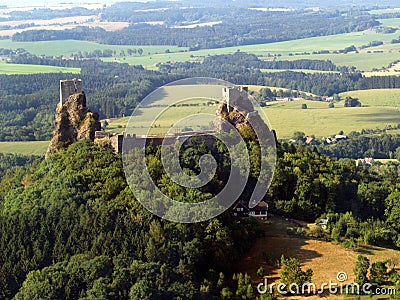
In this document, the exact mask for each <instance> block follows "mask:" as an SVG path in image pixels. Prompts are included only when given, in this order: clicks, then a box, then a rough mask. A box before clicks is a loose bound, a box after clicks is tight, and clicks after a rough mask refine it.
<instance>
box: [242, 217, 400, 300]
mask: <svg viewBox="0 0 400 300" xmlns="http://www.w3.org/2000/svg"><path fill="white" fill-rule="evenodd" d="M297 226H298V225H297V224H295V223H293V222H292V221H291V220H288V221H285V220H283V219H280V218H278V217H272V218H270V220H269V221H268V222H266V223H264V224H263V229H264V230H265V233H266V236H265V237H261V238H258V239H257V241H256V244H255V245H254V246H253V248H252V249H251V250H250V252H249V253H248V254H247V256H245V257H244V259H242V260H241V261H240V263H239V265H238V271H240V272H242V273H248V274H249V275H251V277H252V279H253V280H255V281H256V282H257V283H258V282H261V281H262V279H261V278H260V277H259V276H258V275H257V273H256V272H257V269H258V268H259V267H260V266H263V267H264V268H265V270H266V272H267V273H266V277H267V278H268V283H272V282H276V283H278V282H279V274H280V271H281V269H280V268H279V267H277V266H276V265H273V264H271V263H269V264H267V263H266V262H265V260H264V259H263V256H262V253H263V252H265V253H273V261H277V260H279V259H280V257H281V255H282V254H283V255H284V256H285V257H296V258H298V259H299V260H300V261H301V263H302V269H303V270H306V269H308V268H311V269H312V270H313V271H314V274H313V276H312V282H313V283H314V284H315V285H316V286H317V288H319V287H320V286H321V284H322V283H324V282H326V283H329V281H330V280H331V281H332V282H337V283H338V281H337V279H336V275H337V273H338V272H346V274H347V275H348V280H346V281H345V282H344V283H350V282H352V281H353V280H354V274H353V273H354V272H353V268H354V266H355V263H356V260H357V256H358V255H359V254H362V255H365V256H367V257H368V259H369V260H370V261H371V263H372V262H375V261H383V260H386V259H391V258H397V259H398V257H400V252H399V251H396V250H392V249H385V248H380V247H375V246H367V245H366V246H360V247H359V248H358V249H356V250H347V249H345V248H344V247H343V246H341V245H338V244H333V243H330V242H325V241H319V240H315V239H311V238H297V237H294V236H289V235H288V234H287V233H286V229H287V227H297ZM321 296H324V297H329V299H331V298H333V299H353V298H351V297H347V296H344V295H341V296H339V295H337V296H334V295H329V294H326V295H325V293H324V294H323V295H311V296H307V297H305V298H304V299H310V300H315V299H321ZM300 298H301V297H296V298H295V299H300ZM378 298H379V297H372V298H371V297H369V296H368V297H365V299H378ZM354 299H357V297H355V298H354ZM362 299H363V298H362ZM381 299H382V298H381Z"/></svg>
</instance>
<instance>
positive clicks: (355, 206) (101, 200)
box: [0, 140, 400, 299]
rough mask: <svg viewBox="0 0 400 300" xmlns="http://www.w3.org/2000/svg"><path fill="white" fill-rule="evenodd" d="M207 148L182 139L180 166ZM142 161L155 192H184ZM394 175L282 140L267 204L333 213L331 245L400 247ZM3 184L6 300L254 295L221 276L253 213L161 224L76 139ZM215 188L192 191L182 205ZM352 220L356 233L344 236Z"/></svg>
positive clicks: (310, 214)
mask: <svg viewBox="0 0 400 300" xmlns="http://www.w3.org/2000/svg"><path fill="white" fill-rule="evenodd" d="M214 147H215V148H214V149H211V150H208V149H206V148H204V146H199V145H198V144H197V143H196V142H193V141H191V142H189V143H187V144H186V146H185V147H184V148H183V149H182V152H181V155H182V156H181V158H182V163H183V168H184V169H187V171H188V172H197V171H196V168H198V161H199V160H198V158H199V157H200V156H201V155H203V154H205V153H210V152H209V151H211V153H213V155H216V157H223V156H221V155H220V154H221V153H222V152H221V151H224V150H223V149H222V148H220V147H217V144H215V146H214ZM221 149H222V150H221ZM214 152H215V153H214ZM218 153H220V154H218ZM147 159H148V168H149V172H150V174H152V177H153V179H154V180H155V182H156V183H157V185H158V186H159V187H160V188H161V189H162V191H163V193H165V194H166V195H169V196H170V197H176V196H177V195H186V192H185V191H184V190H182V187H179V186H177V185H174V184H172V185H171V184H168V183H167V182H169V181H168V180H167V178H165V174H164V173H163V171H162V169H161V168H160V166H161V160H160V151H159V149H158V148H156V147H150V148H148V149H147ZM72 161H73V163H71V162H72ZM220 162H222V163H223V161H220ZM189 170H191V171H189ZM224 170H226V168H219V171H217V174H218V178H219V179H218V178H217V180H216V181H214V183H213V184H214V185H215V184H217V185H218V184H223V182H224V179H223V178H224V177H226V176H229V174H226V173H224V172H226V171H224ZM398 171H399V169H396V168H391V167H390V165H387V166H383V167H375V169H359V168H357V167H356V165H355V162H354V161H353V160H335V159H333V158H331V157H329V156H326V155H322V154H319V153H318V152H317V151H315V150H311V149H310V148H304V147H301V146H300V147H299V148H298V149H296V148H295V147H294V146H293V145H287V144H284V145H283V146H282V147H278V162H277V169H276V172H275V175H274V179H273V182H272V185H271V188H270V189H269V191H268V194H267V198H266V200H267V201H268V202H269V203H270V204H271V207H272V211H273V212H275V213H277V214H280V215H283V216H287V217H292V218H296V219H301V220H308V221H314V220H315V219H317V218H319V217H321V216H326V215H327V214H330V216H331V217H332V221H333V222H332V223H331V224H330V226H331V227H330V229H329V230H331V231H332V233H329V234H331V236H332V238H334V239H336V240H338V241H341V240H342V239H347V238H352V239H353V240H354V241H356V242H357V241H361V242H365V243H367V244H372V245H383V246H391V247H400V229H399V227H398V224H399V222H400V219H399V210H400V207H399V203H400V198H399V196H400V194H399V192H398V191H397V189H398V187H399V184H400V182H399V173H398ZM282 186H285V189H282ZM0 187H1V188H0V191H1V193H0V201H1V207H2V209H1V212H0V231H1V232H0V233H1V235H0V236H1V239H0V253H2V254H3V255H2V256H0V259H1V264H0V284H1V285H2V286H1V287H0V291H1V293H2V294H1V295H0V297H1V298H3V299H8V298H10V297H12V296H14V295H15V297H16V299H39V298H40V299H43V298H45V299H50V298H51V299H53V298H57V299H78V298H85V299H100V298H104V299H108V298H118V299H172V298H176V299H178V298H180V299H218V298H224V296H223V295H231V296H230V297H232V296H233V295H237V296H240V295H242V294H241V293H243V296H240V299H254V298H255V293H254V288H255V287H254V286H252V283H251V280H250V279H247V280H244V279H243V278H242V279H241V280H239V281H235V280H233V281H231V280H229V278H231V276H232V274H233V273H234V272H235V265H236V262H237V261H238V260H240V258H241V256H242V255H243V254H244V253H245V251H247V250H248V249H249V247H251V246H252V245H253V243H254V241H255V238H256V236H257V234H258V233H257V232H258V231H257V220H255V219H235V218H233V217H231V216H230V214H229V212H226V213H224V214H223V215H221V216H219V217H218V218H214V219H212V220H209V221H206V222H202V223H197V224H176V223H170V222H166V221H163V220H161V219H159V218H157V217H155V216H153V215H151V214H150V213H149V212H147V211H146V210H145V209H144V208H143V207H142V206H141V205H140V204H139V203H138V202H137V201H136V200H135V198H134V196H133V195H132V193H131V191H130V189H129V188H128V187H127V184H126V181H125V178H124V173H123V169H122V162H121V158H120V156H118V155H115V154H114V153H113V152H112V149H111V148H103V147H99V146H96V145H94V144H93V143H92V142H90V141H88V140H83V141H80V142H77V143H75V144H73V145H71V146H70V147H69V148H68V149H66V150H64V151H61V152H60V153H59V154H55V155H53V156H51V157H50V158H49V159H48V160H47V161H44V162H36V163H34V164H32V165H31V166H30V167H28V168H26V169H22V168H17V169H16V170H14V171H13V172H9V173H7V174H6V175H4V176H3V178H2V180H1V182H0ZM200 189H201V188H200ZM215 191H218V189H208V190H207V192H201V191H199V192H200V193H196V192H195V193H194V191H190V193H188V194H187V197H186V198H185V200H184V201H198V200H199V199H197V196H195V197H194V198H193V196H194V195H198V196H199V197H201V198H202V199H203V198H204V197H211V196H212V195H213V193H215ZM245 194H246V191H245V192H244V195H245ZM181 199H182V198H181ZM350 211H351V212H352V213H351V214H350V217H349V213H348V212H350ZM334 216H336V217H335V218H336V219H335V218H333V217H334ZM371 218H373V220H372V219H371ZM349 219H351V222H346V221H345V220H349ZM335 220H336V221H335ZM350 224H360V226H361V228H362V230H360V231H354V230H353V231H352V228H354V226H353V225H351V226H352V227H350ZM328 232H330V231H328ZM156 270H157V271H156ZM240 276H242V275H240ZM235 278H237V276H235ZM264 296H265V295H264ZM227 298H228V299H229V297H227ZM260 299H269V298H260Z"/></svg>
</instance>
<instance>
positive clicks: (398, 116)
mask: <svg viewBox="0 0 400 300" xmlns="http://www.w3.org/2000/svg"><path fill="white" fill-rule="evenodd" d="M303 103H305V104H307V106H308V108H307V109H301V105H302V104H303ZM335 106H336V107H335V108H328V103H326V102H318V101H306V100H299V101H292V102H284V101H279V102H271V103H269V105H268V107H266V108H264V112H265V114H266V116H267V117H268V119H269V122H270V124H271V126H272V128H273V129H275V130H276V132H277V135H278V138H281V139H288V138H291V137H292V135H293V133H294V132H295V131H302V132H304V133H306V134H308V135H312V134H314V135H315V136H316V137H318V138H322V137H327V136H331V135H334V134H337V133H338V132H339V131H341V130H343V131H344V132H345V133H349V132H351V131H359V130H361V129H376V128H384V127H385V126H387V125H392V126H397V124H398V123H399V120H400V111H399V109H398V108H395V107H389V106H387V107H355V108H345V107H343V101H342V102H340V103H335ZM216 109H217V106H194V107H174V108H170V109H168V110H166V111H165V113H164V114H163V115H162V116H161V117H159V118H158V119H157V120H156V121H155V122H154V128H152V130H151V133H154V134H163V133H166V132H167V131H168V130H169V129H170V128H171V126H172V125H173V124H175V123H176V122H177V121H179V120H181V119H182V118H184V117H185V116H188V115H192V114H198V113H207V114H215V110H216ZM154 110H157V108H145V109H144V110H143V111H142V112H143V114H144V115H142V116H141V117H140V119H138V121H136V122H135V121H134V122H133V124H134V127H133V129H132V131H133V132H136V133H137V134H146V132H147V129H146V127H147V126H146V124H147V122H148V121H149V120H147V119H146V117H145V115H146V113H149V114H151V115H152V114H153V113H154ZM142 118H144V119H142ZM128 119H129V118H128V117H127V118H123V119H118V120H116V121H114V122H111V123H110V124H109V126H108V128H107V129H108V130H110V131H114V132H122V131H124V130H125V126H126V124H127V121H128ZM142 120H144V121H142ZM196 125H199V124H196ZM196 125H195V126H192V129H193V130H197V129H196ZM199 126H204V124H201V125H199ZM189 127H191V126H189ZM193 127H195V128H193Z"/></svg>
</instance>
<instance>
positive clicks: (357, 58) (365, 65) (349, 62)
mask: <svg viewBox="0 0 400 300" xmlns="http://www.w3.org/2000/svg"><path fill="white" fill-rule="evenodd" d="M371 49H375V50H378V51H379V50H382V51H383V50H384V49H381V48H379V47H374V48H371ZM371 51H373V50H371ZM399 57H400V56H399V52H398V51H396V52H394V51H392V52H389V50H385V52H384V53H368V52H366V51H365V52H360V53H354V52H353V53H347V54H314V55H295V56H288V57H280V58H279V59H281V60H297V59H318V60H331V61H332V62H333V63H334V64H336V65H338V66H349V67H350V66H355V67H356V68H357V69H358V70H360V71H371V70H372V69H374V68H376V69H381V68H386V67H387V66H388V65H389V64H390V63H392V62H394V61H396V60H398V59H399Z"/></svg>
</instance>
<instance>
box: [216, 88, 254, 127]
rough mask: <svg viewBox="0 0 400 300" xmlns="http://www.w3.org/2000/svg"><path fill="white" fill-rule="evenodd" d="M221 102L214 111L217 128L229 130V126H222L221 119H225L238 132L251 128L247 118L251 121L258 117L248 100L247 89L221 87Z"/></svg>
mask: <svg viewBox="0 0 400 300" xmlns="http://www.w3.org/2000/svg"><path fill="white" fill-rule="evenodd" d="M222 96H223V100H224V101H223V103H222V104H221V105H220V106H219V107H218V110H217V112H216V115H217V120H218V119H219V120H220V121H219V122H217V126H216V127H217V128H218V127H219V128H218V130H222V131H226V130H229V126H226V124H225V126H224V124H223V122H222V121H226V122H228V123H230V124H231V125H233V126H234V127H235V128H236V129H237V130H238V131H239V132H240V133H242V132H243V131H246V130H252V126H251V124H250V122H249V118H252V119H253V121H254V120H257V119H259V116H258V114H257V111H255V110H254V107H253V105H252V103H251V101H250V100H249V96H248V94H247V89H243V88H242V87H233V88H223V89H222ZM253 123H254V122H253Z"/></svg>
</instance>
